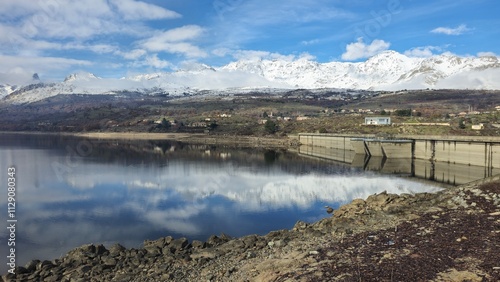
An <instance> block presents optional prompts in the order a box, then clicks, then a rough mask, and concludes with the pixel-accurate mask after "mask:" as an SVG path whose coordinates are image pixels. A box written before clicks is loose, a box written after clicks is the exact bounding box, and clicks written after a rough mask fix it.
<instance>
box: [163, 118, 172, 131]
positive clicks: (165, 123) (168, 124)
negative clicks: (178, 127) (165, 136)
mask: <svg viewBox="0 0 500 282" xmlns="http://www.w3.org/2000/svg"><path fill="white" fill-rule="evenodd" d="M170 126H171V124H170V122H169V121H168V120H167V119H166V118H163V119H162V120H161V128H164V129H169V128H170Z"/></svg>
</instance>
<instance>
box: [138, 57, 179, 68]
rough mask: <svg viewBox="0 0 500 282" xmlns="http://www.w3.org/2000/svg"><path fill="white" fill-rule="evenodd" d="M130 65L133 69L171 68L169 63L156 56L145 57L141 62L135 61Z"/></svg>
mask: <svg viewBox="0 0 500 282" xmlns="http://www.w3.org/2000/svg"><path fill="white" fill-rule="evenodd" d="M132 65H133V66H135V67H150V68H155V69H165V68H169V67H171V66H172V64H171V63H170V62H169V61H165V60H162V59H160V58H158V54H153V55H150V56H147V57H146V58H145V59H144V60H143V61H136V62H134V63H133V64H132Z"/></svg>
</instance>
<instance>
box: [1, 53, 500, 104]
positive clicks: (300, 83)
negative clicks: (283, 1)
mask: <svg viewBox="0 0 500 282" xmlns="http://www.w3.org/2000/svg"><path fill="white" fill-rule="evenodd" d="M499 75H500V61H499V58H498V57H492V56H490V57H458V56H455V55H451V54H442V55H438V56H433V57H429V58H414V57H407V56H405V55H402V54H400V53H397V52H395V51H385V52H382V53H380V54H378V55H375V56H373V57H371V58H369V59H368V60H366V61H365V62H356V63H351V62H329V63H318V62H315V61H311V60H308V59H306V58H299V59H297V60H263V59H254V60H240V61H237V62H232V63H230V64H228V65H225V66H222V67H219V68H213V67H210V66H207V65H203V64H191V65H189V66H187V67H186V69H185V70H180V71H176V72H159V73H151V74H142V75H137V76H133V77H127V78H121V79H104V78H99V77H97V76H95V75H93V74H90V73H77V74H72V75H70V76H68V77H67V78H66V79H65V80H64V82H60V83H52V84H40V83H39V81H38V82H37V83H38V84H36V86H30V87H23V88H20V87H14V88H13V87H12V86H10V85H7V84H4V85H3V86H2V85H1V82H2V80H1V79H2V76H1V75H0V99H1V98H2V97H3V100H4V101H6V102H11V103H29V102H34V101H38V100H41V99H44V98H47V97H51V96H54V95H58V94H116V93H119V92H121V91H128V92H137V93H142V94H155V93H169V95H183V94H184V93H186V92H187V93H196V92H197V91H200V90H223V89H234V88H239V89H250V88H252V89H275V88H282V89H292V88H308V89H315V88H344V89H345V88H350V89H368V90H397V89H422V88H469V89H500V80H499V79H498V77H499ZM37 77H38V76H37ZM33 78H35V76H33ZM32 83H33V82H32Z"/></svg>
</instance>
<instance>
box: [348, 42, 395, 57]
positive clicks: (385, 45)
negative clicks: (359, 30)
mask: <svg viewBox="0 0 500 282" xmlns="http://www.w3.org/2000/svg"><path fill="white" fill-rule="evenodd" d="M389 46H391V44H390V43H389V42H385V41H384V40H381V39H375V40H373V41H372V43H370V44H366V43H365V42H364V41H363V38H361V37H360V38H358V41H357V42H353V43H350V44H347V46H346V51H345V52H344V54H342V60H346V61H354V60H358V59H365V58H369V57H372V56H374V55H377V54H378V53H380V52H383V51H385V50H387V49H389Z"/></svg>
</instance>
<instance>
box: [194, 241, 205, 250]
mask: <svg viewBox="0 0 500 282" xmlns="http://www.w3.org/2000/svg"><path fill="white" fill-rule="evenodd" d="M191 246H192V247H193V248H194V249H203V248H206V247H207V243H205V242H202V241H199V240H194V241H193V242H192V243H191Z"/></svg>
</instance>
